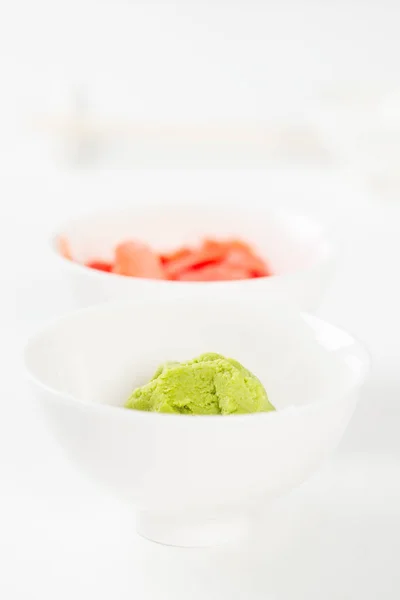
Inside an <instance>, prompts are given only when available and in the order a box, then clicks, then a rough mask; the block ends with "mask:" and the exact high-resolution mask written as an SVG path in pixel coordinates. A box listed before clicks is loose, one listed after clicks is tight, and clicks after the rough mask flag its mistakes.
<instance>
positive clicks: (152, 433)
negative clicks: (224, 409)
mask: <svg viewBox="0 0 400 600" xmlns="http://www.w3.org/2000/svg"><path fill="white" fill-rule="evenodd" d="M206 351H212V352H220V353H222V354H225V355H228V356H232V357H234V358H236V359H238V360H240V361H241V362H243V364H244V365H245V366H246V367H248V368H249V369H251V370H252V371H253V372H254V373H255V374H256V375H257V376H258V377H259V378H260V380H261V381H262V382H263V384H264V385H265V388H266V390H267V392H268V395H269V398H270V400H271V401H272V403H273V404H274V405H275V406H276V408H277V411H276V412H273V413H264V414H252V415H241V416H239V415H232V416H186V415H170V414H156V413H146V412H140V411H135V410H128V409H125V408H122V405H123V403H124V401H125V400H126V399H127V398H128V396H129V394H130V392H131V391H132V390H133V389H134V388H135V387H136V386H138V385H140V384H142V383H144V382H146V381H148V379H149V378H150V376H151V375H152V374H153V372H154V370H155V368H156V366H158V364H159V363H160V362H163V361H165V360H174V359H177V360H183V359H189V358H192V357H195V356H196V355H198V354H200V353H202V352H206ZM25 364H26V368H27V371H28V373H29V376H30V377H29V379H30V381H31V382H32V383H33V389H34V392H35V395H36V397H37V399H38V400H39V402H40V405H41V407H42V409H43V411H44V414H45V416H46V417H47V419H48V421H49V424H50V426H51V428H52V429H53V430H54V432H55V434H56V437H57V438H58V440H59V442H60V443H61V444H62V446H63V447H64V448H65V450H66V452H67V453H68V455H69V456H70V458H71V459H72V460H73V461H74V462H75V463H77V465H78V466H79V467H81V469H83V470H84V471H85V472H86V473H87V474H88V475H89V476H91V477H93V478H95V479H96V480H98V481H99V482H102V483H103V484H106V485H107V486H109V487H111V488H112V489H113V490H114V491H115V492H116V493H118V494H119V495H120V496H122V497H124V498H126V499H128V500H129V501H131V502H132V504H133V505H134V506H135V507H136V508H137V511H138V519H137V527H138V531H139V533H141V534H142V535H144V536H145V537H148V538H150V539H153V540H156V541H159V542H162V543H166V544H174V545H186V546H195V545H208V544H212V543H217V542H221V541H223V540H225V539H229V538H231V537H233V536H235V535H237V534H238V533H239V532H240V531H241V530H242V528H243V527H246V524H247V519H248V517H249V515H251V514H252V513H253V511H254V510H255V508H256V507H257V506H260V505H262V504H263V503H265V502H267V501H268V500H270V499H271V498H273V497H275V496H277V495H279V494H282V493H284V492H286V491H288V490H290V489H291V488H292V487H293V486H296V485H298V484H300V483H301V482H302V481H304V480H305V479H306V478H307V477H308V475H309V474H310V473H312V472H313V471H314V469H316V467H317V466H318V465H319V464H320V463H321V461H322V460H323V459H324V457H325V456H326V455H327V454H328V453H329V452H330V451H331V450H332V449H333V448H334V447H335V446H336V444H337V443H338V442H339V440H340V438H341V437H342V435H343V432H344V430H345V429H346V426H347V424H348V422H349V420H350V417H351V415H352V413H353V410H354V408H355V405H356V401H357V397H358V391H359V388H360V385H361V383H362V382H363V380H364V377H365V374H366V371H367V367H368V359H367V356H366V353H365V351H364V350H363V348H362V347H361V346H360V345H359V344H358V343H357V342H356V341H355V340H354V339H353V338H352V337H351V336H349V335H348V334H347V333H345V332H343V331H341V330H339V329H337V328H336V327H333V326H331V325H328V324H327V323H325V322H323V321H321V320H319V319H317V318H316V317H311V316H307V315H301V314H300V313H298V314H293V313H292V312H290V311H289V310H288V309H286V308H284V306H283V304H282V303H281V302H278V301H276V300H275V299H273V298H272V296H271V297H270V298H268V300H265V301H263V302H255V301H254V300H253V299H251V298H248V299H245V298H243V299H242V300H240V301H239V302H232V301H229V300H226V301H222V300H221V301H217V300H215V301H214V303H213V305H212V306H210V305H209V304H208V303H206V302H203V301H202V300H196V301H193V302H190V303H188V302H186V301H165V302H163V303H161V304H160V303H159V302H158V301H157V299H153V300H152V301H151V302H147V303H135V304H131V303H119V302H118V303H110V304H104V305H98V306H95V307H91V308H88V309H84V310H80V311H78V312H75V313H72V314H70V315H68V316H66V317H63V318H61V319H59V320H58V321H57V322H55V323H54V324H53V325H50V326H48V327H46V328H45V329H44V330H43V331H42V332H40V333H39V334H37V335H36V336H35V337H33V338H32V339H31V341H30V342H29V343H28V345H27V347H26V350H25Z"/></svg>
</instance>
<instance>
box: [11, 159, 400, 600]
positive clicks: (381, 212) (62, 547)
mask: <svg viewBox="0 0 400 600" xmlns="http://www.w3.org/2000/svg"><path fill="white" fill-rule="evenodd" d="M193 190H195V193H194V192H193ZM0 193H1V194H2V196H3V197H4V198H5V208H4V209H3V212H4V218H3V219H2V224H1V231H0V233H1V237H2V240H3V244H4V249H3V255H4V256H5V261H4V262H5V263H6V264H5V265H3V281H4V282H5V283H6V284H7V285H5V286H4V289H5V290H6V292H5V293H4V294H3V299H2V300H3V305H4V309H3V311H2V313H3V317H2V334H1V338H2V340H1V341H2V346H1V347H2V349H3V351H4V352H5V353H6V354H5V355H4V359H5V361H6V362H5V364H6V369H4V373H2V377H1V385H2V403H3V404H2V406H3V410H2V418H1V419H0V471H1V483H2V485H1V488H2V490H1V496H0V505H1V510H0V532H1V533H0V550H2V554H3V557H2V558H1V562H2V565H3V569H2V575H1V577H0V597H1V598H4V599H5V600H25V599H30V598H41V599H42V600H50V599H52V600H53V599H55V598H57V600H64V598H65V599H67V598H68V599H70V598H74V599H76V600H81V599H82V600H83V599H86V598H89V597H90V598H91V597H93V598H97V599H98V600H103V599H106V598H107V599H108V598H118V600H125V599H128V598H136V599H140V600H141V599H143V600H145V599H148V598H152V599H155V600H158V599H162V600H169V599H174V600H180V599H182V600H183V599H185V600H186V599H188V598H190V599H191V600H192V599H193V600H197V599H200V598H202V599H203V598H207V599H208V600H213V599H227V600H235V599H240V600H255V599H257V600H258V599H260V600H261V599H263V600H265V599H271V600H272V599H273V600H292V599H296V600H303V599H304V600H306V599H307V600H314V599H315V600H320V599H321V598H323V599H324V600H345V599H347V598H348V599H351V600H355V599H360V600H361V599H362V600H376V599H378V598H379V599H385V600H395V599H396V600H397V598H399V597H400V570H399V568H398V562H399V557H400V435H399V431H400V403H399V397H400V378H399V374H398V373H399V368H398V361H399V356H400V342H399V339H400V319H399V316H398V307H399V306H400V286H399V284H398V282H397V279H398V273H399V257H400V238H399V235H398V234H399V229H400V202H399V204H398V205H394V204H392V205H387V204H386V205H384V204H382V203H379V202H378V201H377V200H376V199H370V198H368V197H367V196H366V195H365V194H364V193H363V192H362V190H361V188H359V186H356V185H355V184H351V183H350V182H348V181H346V180H345V179H344V178H343V177H339V176H338V175H337V174H335V173H327V172H325V173H324V172H314V171H311V170H310V171H304V170H302V171H300V170H299V171H296V170H292V171H287V170H281V171H274V172H261V171H247V172H234V173H229V172H218V171H207V172H201V171H198V172H184V173H182V172H177V171H175V172H174V171H172V172H151V171H144V172H136V173H131V174H119V175H116V174H114V175H112V174H109V175H107V174H101V175H90V176H79V177H78V176H75V177H72V176H67V175H65V176H61V175H54V176H52V177H51V178H47V179H46V178H35V177H30V178H23V177H20V178H11V177H10V178H7V177H3V178H2V179H1V180H0ZM220 196H223V197H224V198H226V199H227V201H229V200H230V199H245V200H246V201H249V202H251V201H254V202H266V201H268V202H271V203H279V204H281V205H288V206H293V207H295V208H297V210H298V211H303V212H306V213H308V214H314V215H316V216H317V217H318V218H320V219H321V220H322V221H324V222H325V224H326V225H327V227H328V228H329V230H330V232H331V236H332V237H333V238H334V239H335V240H336V242H337V245H338V247H339V249H340V253H341V260H340V262H339V266H338V272H337V276H336V278H335V280H334V282H333V284H332V286H331V289H330V292H329V294H328V296H327V298H326V300H325V302H324V304H323V306H322V307H321V309H320V311H319V314H320V315H321V316H322V317H324V318H327V319H328V320H331V321H332V322H334V323H335V324H337V325H339V326H343V327H345V328H348V329H349V330H350V331H351V332H352V333H354V334H355V335H357V336H358V337H359V338H361V339H362V340H363V341H365V343H366V344H367V346H368V347H369V349H370V351H371V354H372V358H373V372H372V374H371V377H370V379H369V381H368V383H367V385H366V387H365V390H364V392H363V395H362V400H361V402H360V405H359V407H358V409H357V411H356V413H355V416H354V418H353V421H352V422H351V424H350V426H349V429H348V431H347V432H346V435H345V438H344V439H343V441H342V444H341V446H340V448H339V449H338V451H337V452H336V454H335V456H334V457H333V458H332V459H331V460H330V461H329V462H328V463H327V464H325V465H324V467H323V468H321V470H320V471H319V472H318V473H316V474H315V475H314V476H313V477H312V478H311V479H310V480H309V481H308V482H307V483H305V484H304V485H303V486H302V487H301V488H299V489H297V490H294V491H293V492H292V493H291V494H290V495H289V496H287V497H286V498H284V499H282V500H280V501H279V502H276V503H274V505H272V506H271V507H269V510H266V514H265V516H264V517H263V519H262V520H261V522H260V524H259V528H258V530H257V532H255V533H254V535H253V536H252V537H251V539H250V540H248V542H246V543H244V544H242V545H237V546H227V547H221V548H216V549H211V550H184V549H174V548H167V547H162V546H158V545H156V544H152V543H150V542H148V541H146V540H143V539H141V538H139V537H138V536H137V535H136V533H135V524H134V512H133V510H132V509H131V507H127V506H125V505H121V504H120V503H119V501H118V500H116V499H114V498H113V497H108V496H106V495H104V493H103V492H102V491H99V490H98V489H97V488H96V487H93V486H92V484H90V483H88V482H87V481H86V480H84V479H83V478H82V477H81V475H80V474H79V473H77V472H76V471H75V470H74V469H73V467H72V466H70V465H69V463H68V462H67V460H66V459H65V457H64V456H63V454H62V452H61V450H60V449H59V448H58V446H57V444H56V443H55V441H54V440H53V438H52V437H51V435H50V434H49V433H48V432H47V430H46V428H45V426H44V423H43V422H42V420H41V417H40V415H39V414H37V413H36V410H35V408H34V405H33V403H32V401H31V400H32V399H31V397H30V395H29V394H28V392H27V390H26V388H25V384H24V382H23V381H22V370H21V364H20V347H21V344H22V342H23V340H24V338H25V337H26V335H28V334H29V332H31V331H32V330H33V329H35V328H36V327H37V326H38V325H39V324H40V323H41V322H42V321H43V320H44V319H46V318H48V317H51V316H53V315H56V314H57V313H59V312H62V311H65V310H68V309H69V307H70V301H69V298H68V295H67V292H66V290H65V289H64V288H63V286H62V282H61V281H60V280H59V275H58V274H57V273H56V272H54V270H53V265H52V264H51V262H49V259H48V257H47V254H46V248H45V243H44V235H45V233H46V232H47V231H48V229H51V227H52V226H53V224H54V223H56V222H57V221H58V220H60V219H62V218H63V217H64V216H67V215H69V214H74V213H76V212H78V211H80V210H87V209H90V208H93V207H96V206H103V205H106V204H107V203H109V202H110V201H112V202H117V201H118V202H124V203H125V202H127V201H131V202H132V201H139V200H143V199H146V198H161V197H162V198H165V199H166V200H168V198H176V197H180V198H187V199H188V202H189V201H191V200H192V199H198V198H203V197H204V198H212V197H220ZM117 199H118V200H117ZM10 248H11V250H12V252H11V258H10V259H9V260H7V257H8V256H10ZM15 311H16V312H15ZM15 317H16V327H15V319H14V318H15ZM14 351H16V352H17V354H16V355H14Z"/></svg>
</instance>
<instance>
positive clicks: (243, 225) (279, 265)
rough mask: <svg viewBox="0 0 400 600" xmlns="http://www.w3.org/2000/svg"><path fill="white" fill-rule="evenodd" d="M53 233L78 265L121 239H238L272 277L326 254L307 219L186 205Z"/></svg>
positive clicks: (170, 242) (164, 244)
mask: <svg viewBox="0 0 400 600" xmlns="http://www.w3.org/2000/svg"><path fill="white" fill-rule="evenodd" d="M58 235H63V236H65V237H67V239H68V240H69V242H70V244H71V248H72V253H73V256H74V257H75V258H76V259H77V260H79V261H81V262H85V261H88V260H93V259H96V258H98V259H99V258H102V259H104V260H111V259H112V257H113V250H114V248H115V246H116V245H117V244H118V243H120V242H122V241H125V240H127V239H137V240H140V241H143V242H146V243H148V244H150V245H151V246H152V247H154V248H155V249H156V250H158V251H166V250H167V251H168V250H171V249H174V248H177V247H179V246H181V245H185V244H190V245H193V244H195V243H197V242H200V241H201V240H202V239H204V238H205V237H217V238H229V237H239V238H242V239H243V240H245V241H248V242H249V243H251V244H252V245H253V246H254V247H255V248H256V250H258V252H259V253H260V255H261V256H262V257H264V258H265V259H266V261H267V262H268V264H269V266H270V268H271V269H272V271H273V272H275V273H277V274H284V273H288V272H293V271H297V270H299V269H305V268H307V267H309V266H310V265H312V264H314V263H315V262H318V261H319V260H320V259H322V258H324V257H325V256H326V254H327V253H328V247H327V244H326V242H325V241H324V238H323V234H322V231H321V229H320V227H319V226H318V225H317V224H315V223H313V222H311V221H310V220H308V219H307V218H304V217H299V216H295V215H292V214H287V213H283V212H277V211H269V210H267V209H263V210H259V211H254V210H251V211H246V210H243V209H238V208H236V207H228V206H226V207H221V206H213V207H212V206H204V205H193V204H191V203H188V204H187V205H176V206H159V207H155V206H147V207H146V206H143V207H140V208H131V209H129V210H121V211H116V212H115V211H114V212H107V213H101V214H97V215H92V216H87V217H84V218H81V219H77V220H75V221H73V222H70V223H69V224H67V225H65V226H64V227H63V228H62V229H61V230H60V231H59V232H58Z"/></svg>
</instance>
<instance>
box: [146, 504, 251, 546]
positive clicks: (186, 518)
mask: <svg viewBox="0 0 400 600" xmlns="http://www.w3.org/2000/svg"><path fill="white" fill-rule="evenodd" d="M136 529H137V532H138V534H139V535H141V536H142V537H145V538H147V539H149V540H151V541H153V542H158V543H159V544H165V545H167V546H180V547H186V548H196V547H204V546H215V545H220V544H225V543H228V542H233V541H235V540H236V539H238V538H240V537H242V536H244V535H246V534H247V533H248V531H249V519H248V517H247V515H246V514H245V513H236V512H235V513H229V512H227V511H221V512H212V513H203V512H196V511H188V512H181V513H157V512H152V511H140V512H138V513H137V518H136Z"/></svg>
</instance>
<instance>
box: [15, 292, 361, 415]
mask: <svg viewBox="0 0 400 600" xmlns="http://www.w3.org/2000/svg"><path fill="white" fill-rule="evenodd" d="M140 303H141V302H134V301H132V300H129V301H127V300H124V301H120V300H117V301H110V302H104V303H101V304H96V305H92V306H89V307H86V308H81V309H77V310H74V311H71V312H69V313H67V314H64V315H62V316H59V317H56V318H53V319H51V320H49V321H48V322H47V323H46V324H45V325H44V326H42V327H40V328H39V329H38V330H37V331H36V332H35V333H33V334H31V335H30V336H29V337H28V339H27V341H26V343H25V345H24V349H23V365H24V371H25V377H26V379H27V380H28V381H29V382H30V383H32V384H34V385H35V386H36V387H38V388H41V389H42V390H44V391H46V392H47V393H49V394H50V395H51V396H53V397H54V398H57V400H58V401H60V402H62V403H63V404H67V405H73V406H75V407H76V408H77V409H79V410H84V411H88V412H92V411H100V412H102V413H104V414H106V415H107V414H110V415H114V416H117V415H120V416H121V417H122V418H124V419H135V418H139V419H150V420H153V421H154V420H155V419H171V422H172V421H175V422H176V419H178V422H182V423H194V422H199V421H202V422H208V423H210V422H218V421H221V415H185V414H179V415H177V414H170V413H157V412H147V411H141V410H134V409H126V408H125V407H124V406H113V405H111V404H98V403H89V402H85V401H84V400H81V399H79V398H77V397H75V396H73V395H72V394H68V393H66V392H62V391H60V390H57V389H55V388H53V387H52V386H50V385H47V384H46V383H44V382H43V381H42V380H40V379H39V378H38V377H36V376H35V375H34V374H33V372H32V370H31V369H30V368H29V366H28V353H29V351H30V349H31V347H32V346H34V344H35V343H36V341H37V339H38V338H40V337H41V336H42V335H43V334H45V333H46V331H48V330H51V329H52V328H53V327H55V326H56V325H58V324H60V323H62V322H63V321H68V319H71V318H74V317H75V316H78V315H82V314H83V315H84V314H85V313H90V312H93V311H101V310H102V309H105V308H108V309H109V310H110V309H113V308H114V309H116V310H118V309H120V308H122V307H130V306H137V304H140ZM142 304H144V302H142ZM297 312H298V314H300V316H301V318H302V319H304V320H306V321H308V322H309V323H311V326H312V327H313V328H315V327H316V326H318V325H320V326H326V325H328V326H329V327H330V328H332V329H334V330H336V331H337V332H340V333H345V334H346V335H347V336H348V337H349V338H351V340H352V345H355V346H356V348H357V353H358V355H360V356H361V358H362V369H361V372H360V374H359V375H358V377H357V380H356V381H355V382H354V384H353V385H352V386H351V387H350V388H349V389H348V390H346V392H344V393H343V394H341V395H340V397H339V398H340V399H343V398H346V397H350V396H351V395H352V392H354V391H355V390H358V389H359V388H360V387H361V386H362V385H363V383H364V382H365V380H366V378H367V376H368V374H369V372H370V370H371V364H372V359H371V354H370V352H369V350H368V349H367V347H366V345H365V344H363V343H362V342H361V341H359V339H358V338H357V337H355V336H354V335H352V334H350V333H349V332H348V331H347V330H345V329H343V328H341V327H337V326H336V325H334V324H332V323H330V322H328V321H325V320H324V319H321V318H320V317H317V316H315V315H313V314H311V313H307V312H304V311H297ZM339 398H334V399H328V400H319V401H316V402H309V403H307V404H303V405H301V406H296V405H290V406H287V407H285V408H282V409H280V410H274V411H269V412H258V413H246V414H240V415H235V414H232V415H223V418H222V421H223V422H227V423H239V422H241V421H249V420H251V419H257V420H261V419H271V418H275V419H276V418H281V417H285V416H293V415H296V414H299V413H305V412H309V411H313V410H314V409H315V408H317V407H320V406H323V405H330V404H335V403H336V402H337V401H338V399H339ZM124 415H125V416H124Z"/></svg>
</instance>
